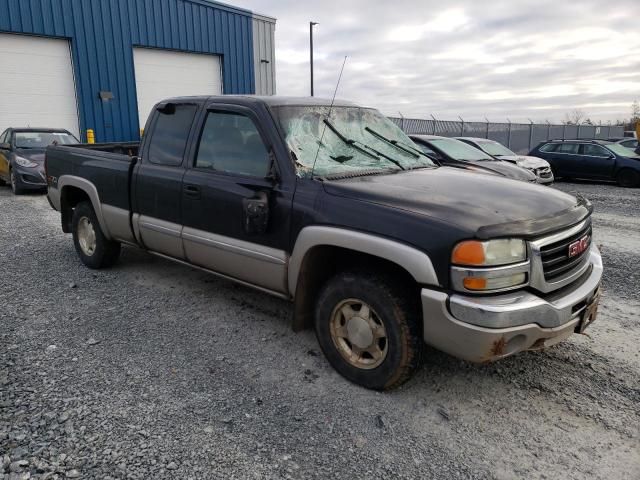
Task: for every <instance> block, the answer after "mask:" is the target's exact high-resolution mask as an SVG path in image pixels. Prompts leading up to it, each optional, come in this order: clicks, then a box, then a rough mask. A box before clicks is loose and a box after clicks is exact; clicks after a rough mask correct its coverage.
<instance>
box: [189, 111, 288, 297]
mask: <svg viewBox="0 0 640 480" xmlns="http://www.w3.org/2000/svg"><path fill="white" fill-rule="evenodd" d="M202 123H203V127H202V131H201V132H200V135H199V140H198V141H197V145H196V147H195V148H194V149H193V151H192V153H191V160H190V165H189V168H188V169H187V172H186V174H185V176H184V178H183V183H182V221H183V226H184V227H183V231H182V238H183V245H184V251H185V255H186V257H187V259H188V260H189V261H190V262H191V263H194V264H196V265H200V266H202V267H205V268H208V269H210V270H213V271H216V272H219V273H222V274H224V275H228V276H230V277H233V278H235V279H238V280H241V281H245V282H248V283H251V284H253V285H257V286H260V287H263V288H266V289H269V290H272V291H276V292H280V293H285V292H286V291H287V287H286V264H287V258H288V255H287V253H286V249H287V246H288V243H287V242H288V236H289V223H290V220H289V217H290V215H289V212H290V208H291V203H292V198H293V191H292V189H290V188H286V187H284V186H283V185H281V183H280V182H279V181H278V179H277V178H276V176H275V175H274V174H273V172H274V171H275V168H274V167H275V155H274V154H273V149H272V148H271V145H270V142H269V141H268V137H267V136H266V135H265V134H264V132H263V131H262V129H261V128H260V127H259V125H260V123H259V122H258V120H257V118H256V117H255V116H254V114H253V112H252V111H251V110H250V109H247V108H244V107H240V106H231V105H229V106H227V105H220V104H216V105H214V106H212V107H210V109H208V110H207V112H205V118H204V121H203V122H202Z"/></svg>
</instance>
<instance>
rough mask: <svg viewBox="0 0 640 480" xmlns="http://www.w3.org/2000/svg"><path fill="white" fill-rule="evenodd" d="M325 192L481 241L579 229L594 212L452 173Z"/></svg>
mask: <svg viewBox="0 0 640 480" xmlns="http://www.w3.org/2000/svg"><path fill="white" fill-rule="evenodd" d="M324 188H325V191H326V192H327V193H328V194H329V195H336V196H343V197H346V198H351V199H356V200H360V201H365V202H369V203H373V204H379V205H384V206H386V207H391V208H395V209H398V210H404V211H406V212H408V213H412V214H418V215H422V216H426V217H431V218H434V219H437V220H439V221H441V222H446V223H450V224H454V225H456V226H457V227H459V228H461V229H463V230H465V231H467V232H468V233H469V235H470V236H473V237H476V238H479V239H487V238H495V237H505V236H517V237H523V238H532V237H536V236H539V235H543V234H546V233H549V232H552V231H556V230H560V229H562V228H566V227H568V226H571V225H574V224H576V223H578V222H580V221H581V220H582V219H584V218H585V217H587V216H588V215H589V214H590V213H591V211H592V207H591V204H590V203H589V202H588V201H587V200H586V199H584V198H582V197H580V198H575V197H573V196H571V195H568V194H566V193H562V192H559V191H557V190H553V189H549V188H545V187H541V186H539V185H536V184H529V183H524V182H517V181H513V180H510V179H507V178H504V177H499V176H492V175H482V174H478V173H474V172H470V171H465V170H459V169H456V168H449V167H440V168H433V169H423V170H414V171H409V172H400V173H396V174H389V175H375V176H363V177H357V178H348V179H347V178H345V179H340V180H327V181H325V182H324Z"/></svg>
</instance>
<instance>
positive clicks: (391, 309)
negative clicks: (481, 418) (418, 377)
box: [315, 272, 422, 390]
mask: <svg viewBox="0 0 640 480" xmlns="http://www.w3.org/2000/svg"><path fill="white" fill-rule="evenodd" d="M406 291H407V289H404V288H400V286H399V285H398V283H397V282H394V281H392V280H391V279H390V278H387V277H386V276H382V275H378V274H376V273H365V272H344V273H339V274H338V275H336V276H335V277H333V278H332V279H331V280H329V281H328V282H327V283H326V284H325V286H324V287H323V288H322V290H321V292H320V295H319V297H318V302H317V306H316V315H315V330H316V336H317V338H318V343H319V344H320V347H321V348H322V351H323V352H324V354H325V356H326V357H327V359H328V360H329V363H331V365H332V366H333V368H335V369H336V370H337V371H338V372H339V373H340V374H341V375H342V376H344V377H345V378H347V379H348V380H350V381H352V382H354V383H357V384H358V385H362V386H363V387H366V388H371V389H375V390H388V389H392V388H395V387H397V386H399V385H401V384H402V383H404V382H405V381H407V380H408V379H409V378H410V377H411V376H412V374H413V373H414V371H415V370H416V368H417V367H418V365H419V362H420V356H421V353H422V338H421V335H420V328H419V322H418V316H419V309H418V307H417V305H416V302H414V301H413V299H411V298H409V297H408V295H407V294H406V293H405V292H406Z"/></svg>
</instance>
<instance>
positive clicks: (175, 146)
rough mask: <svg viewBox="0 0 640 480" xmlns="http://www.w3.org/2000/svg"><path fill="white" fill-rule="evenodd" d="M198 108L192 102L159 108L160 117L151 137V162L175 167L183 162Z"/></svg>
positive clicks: (149, 154) (149, 157) (149, 158)
mask: <svg viewBox="0 0 640 480" xmlns="http://www.w3.org/2000/svg"><path fill="white" fill-rule="evenodd" d="M197 110H198V107H197V105H191V104H178V105H173V106H171V107H167V108H165V109H164V110H158V118H157V120H156V123H155V125H154V128H153V132H152V133H151V138H150V139H149V152H148V160H149V162H150V163H154V164H156V165H166V166H173V167H177V166H179V165H181V164H182V158H183V157H184V154H185V149H186V146H187V140H188V139H189V132H190V130H191V126H192V124H193V120H194V118H195V116H196V111H197Z"/></svg>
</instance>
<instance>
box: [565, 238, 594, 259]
mask: <svg viewBox="0 0 640 480" xmlns="http://www.w3.org/2000/svg"><path fill="white" fill-rule="evenodd" d="M590 240H591V237H589V235H585V236H584V237H582V238H581V239H580V240H576V241H575V242H573V243H572V244H570V245H569V258H571V257H575V256H576V255H580V254H581V253H582V252H584V251H585V250H586V249H587V248H589V241H590Z"/></svg>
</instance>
